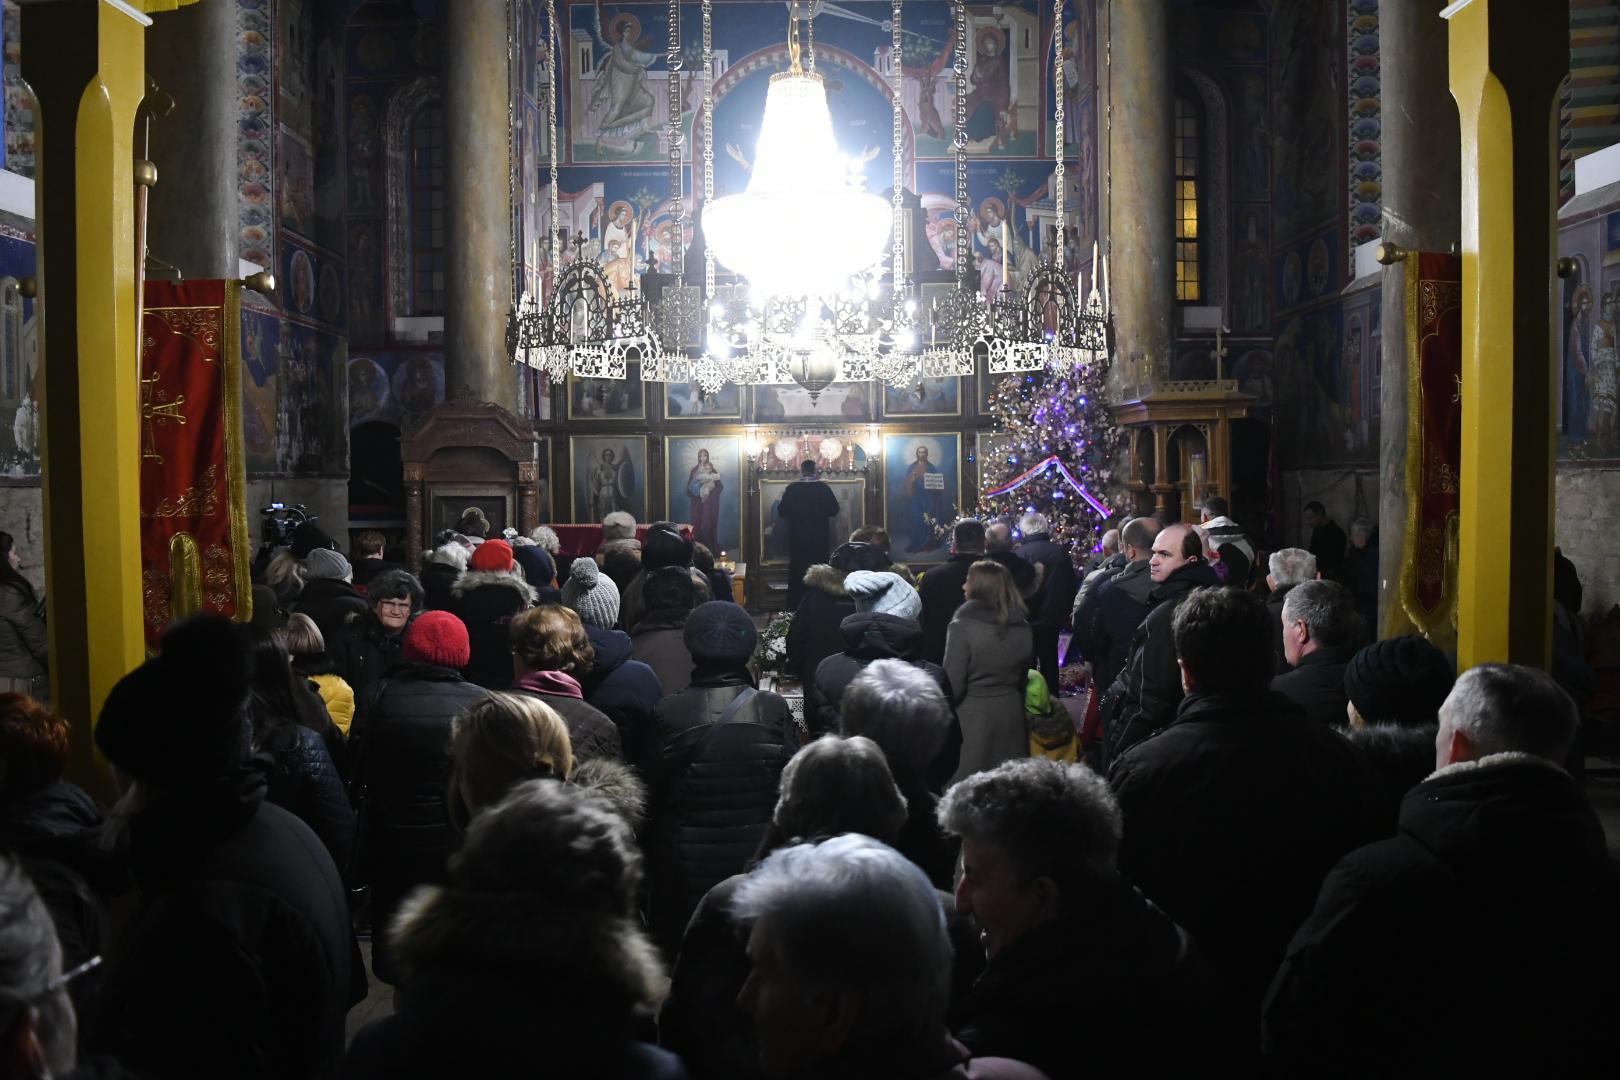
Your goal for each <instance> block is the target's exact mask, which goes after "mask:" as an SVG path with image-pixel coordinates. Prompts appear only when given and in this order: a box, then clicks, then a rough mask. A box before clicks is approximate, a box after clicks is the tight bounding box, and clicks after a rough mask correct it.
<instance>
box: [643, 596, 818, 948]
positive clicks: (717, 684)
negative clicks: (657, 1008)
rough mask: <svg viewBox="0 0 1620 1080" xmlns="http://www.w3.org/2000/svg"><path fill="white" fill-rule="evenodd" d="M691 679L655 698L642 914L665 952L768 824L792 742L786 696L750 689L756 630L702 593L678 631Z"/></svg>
mask: <svg viewBox="0 0 1620 1080" xmlns="http://www.w3.org/2000/svg"><path fill="white" fill-rule="evenodd" d="M684 635H685V639H686V648H687V651H689V652H690V653H691V654H692V664H693V671H692V684H691V685H690V686H689V687H687V688H686V689H685V690H682V691H681V692H680V693H678V694H672V695H670V696H669V697H666V698H665V699H664V700H663V701H661V702H659V703H658V714H657V748H656V751H655V754H656V756H655V757H654V760H653V763H652V769H651V777H650V779H651V783H650V785H649V786H650V787H651V789H652V807H651V813H650V815H649V817H650V820H651V824H650V826H649V829H648V833H649V835H648V837H647V840H646V845H645V846H646V850H647V858H648V869H647V876H648V886H649V896H648V912H649V914H648V922H649V924H650V926H651V929H652V934H653V939H654V940H655V941H657V942H658V944H659V945H660V946H661V947H662V948H663V949H664V951H665V954H666V955H668V956H674V954H675V950H676V949H677V947H678V946H679V945H680V941H681V932H682V931H683V930H685V929H686V923H687V921H688V920H689V919H690V918H691V917H692V911H693V909H695V908H696V907H697V905H698V901H700V900H702V899H703V894H704V893H706V892H708V891H709V890H710V889H711V888H713V887H714V886H715V885H717V884H719V883H720V882H721V881H724V880H725V879H726V878H728V877H730V876H731V875H732V874H737V873H741V872H742V870H743V868H744V866H745V865H746V864H747V862H748V860H749V858H750V856H752V855H753V854H754V852H755V850H756V849H757V848H758V847H759V843H760V839H761V837H763V836H764V835H765V830H766V828H767V826H768V825H769V824H770V820H771V811H772V810H773V809H774V808H775V806H776V785H777V777H779V776H780V775H781V772H782V766H784V765H786V764H787V762H788V759H789V758H791V757H792V756H793V754H794V752H795V751H797V750H798V748H799V733H798V728H797V726H796V725H795V724H794V722H793V714H792V713H791V712H789V711H788V705H787V702H786V701H784V700H783V699H782V698H781V697H779V696H777V695H776V694H773V693H769V692H765V691H760V690H756V689H755V688H754V680H753V676H752V675H751V674H750V673H749V671H748V661H749V659H750V658H751V657H752V656H753V655H754V646H755V644H757V643H758V640H759V631H758V630H757V628H756V627H755V626H754V620H753V619H752V618H750V617H749V615H748V613H747V612H746V611H744V610H743V609H742V608H740V607H738V606H737V605H736V604H732V603H728V602H726V601H724V600H711V601H710V602H708V603H706V604H700V605H698V607H697V608H695V609H694V610H693V611H692V614H691V616H690V617H689V618H688V619H687V621H686V628H685V630H684Z"/></svg>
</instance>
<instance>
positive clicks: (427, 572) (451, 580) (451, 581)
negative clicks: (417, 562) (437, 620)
mask: <svg viewBox="0 0 1620 1080" xmlns="http://www.w3.org/2000/svg"><path fill="white" fill-rule="evenodd" d="M464 572H465V571H463V570H462V569H461V567H459V566H451V565H450V564H449V563H441V562H429V563H423V564H422V572H421V573H420V574H418V575H417V580H418V581H420V582H421V583H422V594H423V596H424V597H425V598H426V599H425V601H424V604H423V606H424V607H425V608H426V609H427V610H428V611H449V610H450V590H451V589H452V588H454V587H455V584H456V582H457V581H458V580H460V578H461V575H462V574H463V573H464Z"/></svg>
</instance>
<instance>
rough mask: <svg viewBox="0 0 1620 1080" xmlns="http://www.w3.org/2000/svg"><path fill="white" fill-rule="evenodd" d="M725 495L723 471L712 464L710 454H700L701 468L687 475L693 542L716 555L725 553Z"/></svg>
mask: <svg viewBox="0 0 1620 1080" xmlns="http://www.w3.org/2000/svg"><path fill="white" fill-rule="evenodd" d="M723 491H725V484H724V483H722V482H721V480H720V470H719V469H716V468H715V467H714V463H713V462H712V461H710V460H709V451H708V450H706V449H704V450H699V451H698V455H697V464H696V465H693V466H692V468H691V471H689V472H688V473H687V474H686V497H687V502H688V514H689V515H690V516H689V517H687V519H686V520H688V521H690V522H691V523H692V538H693V539H695V540H696V541H697V542H698V543H700V544H702V545H703V546H704V547H707V548H708V549H709V550H710V551H714V552H718V551H720V550H721V547H720V494H721V492H723Z"/></svg>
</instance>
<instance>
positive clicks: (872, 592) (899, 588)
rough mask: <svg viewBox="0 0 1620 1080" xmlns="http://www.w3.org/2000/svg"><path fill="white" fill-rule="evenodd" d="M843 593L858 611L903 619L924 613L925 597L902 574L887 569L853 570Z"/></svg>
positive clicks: (846, 580) (846, 581)
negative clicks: (923, 598)
mask: <svg viewBox="0 0 1620 1080" xmlns="http://www.w3.org/2000/svg"><path fill="white" fill-rule="evenodd" d="M844 591H845V592H847V593H849V595H850V597H851V599H853V600H854V601H855V608H856V610H857V611H876V612H879V613H881V614H884V615H894V616H897V617H899V618H902V619H915V618H917V616H919V615H921V614H922V597H920V596H918V595H917V590H916V589H913V588H912V587H911V586H910V585H908V584H906V581H905V579H904V578H902V577H901V576H900V575H899V574H896V573H893V572H891V571H888V570H851V571H850V572H849V573H848V574H846V575H844Z"/></svg>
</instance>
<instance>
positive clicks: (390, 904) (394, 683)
mask: <svg viewBox="0 0 1620 1080" xmlns="http://www.w3.org/2000/svg"><path fill="white" fill-rule="evenodd" d="M469 651H470V647H469V645H468V643H467V628H466V627H465V626H463V625H462V623H461V620H460V619H458V618H456V617H455V616H454V615H452V614H450V613H449V612H448V611H428V612H424V613H423V614H422V615H420V616H418V617H417V619H416V621H415V622H413V623H411V626H410V629H409V630H407V631H405V642H404V650H403V653H402V656H401V660H400V662H399V663H397V664H395V665H394V667H393V668H392V669H391V670H390V671H389V672H388V674H387V675H385V676H384V677H383V678H382V679H380V680H379V681H378V682H377V683H376V684H375V685H373V686H372V688H371V690H370V691H369V692H368V696H369V700H368V702H367V703H366V708H365V710H364V711H363V712H362V713H361V718H360V719H359V720H358V721H357V722H356V724H355V726H354V729H353V732H352V734H351V736H350V739H351V743H350V745H351V746H352V747H353V753H354V757H355V779H354V791H355V794H356V796H357V798H356V802H357V803H358V804H359V809H360V852H361V854H360V856H359V859H358V863H359V865H360V867H361V871H360V873H359V874H357V877H359V878H360V880H362V881H369V882H370V884H371V926H372V938H371V943H372V944H371V966H372V970H373V971H375V972H376V975H377V978H379V979H381V980H383V981H384V982H389V983H391V982H394V981H395V979H396V977H397V974H396V971H395V966H394V956H393V948H392V945H393V937H392V930H393V920H394V914H395V913H396V912H397V911H398V910H399V906H400V903H401V902H402V901H403V900H404V899H405V897H406V895H407V894H409V893H410V891H411V890H412V889H413V888H415V887H416V886H418V885H424V884H429V883H441V882H443V881H444V872H445V870H444V867H445V860H446V859H448V858H449V857H450V856H451V855H452V854H453V853H454V852H455V850H456V848H457V847H458V846H459V845H460V843H461V837H460V836H459V835H458V834H457V832H456V830H455V829H454V828H453V827H452V826H451V824H450V818H449V816H448V815H447V814H446V812H445V803H444V792H445V784H446V783H447V782H448V781H449V778H450V728H451V724H452V723H453V722H454V720H455V718H456V717H457V716H458V715H460V714H461V713H462V712H463V711H465V710H466V709H468V708H469V707H471V706H473V705H476V704H478V703H479V702H480V701H483V700H484V699H485V698H486V697H488V696H489V695H488V694H487V693H486V692H485V691H484V689H483V688H482V687H479V686H475V685H473V684H472V683H470V682H467V681H466V680H465V679H463V678H462V677H461V674H460V671H461V669H462V668H463V667H466V666H467V655H468V653H469Z"/></svg>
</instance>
